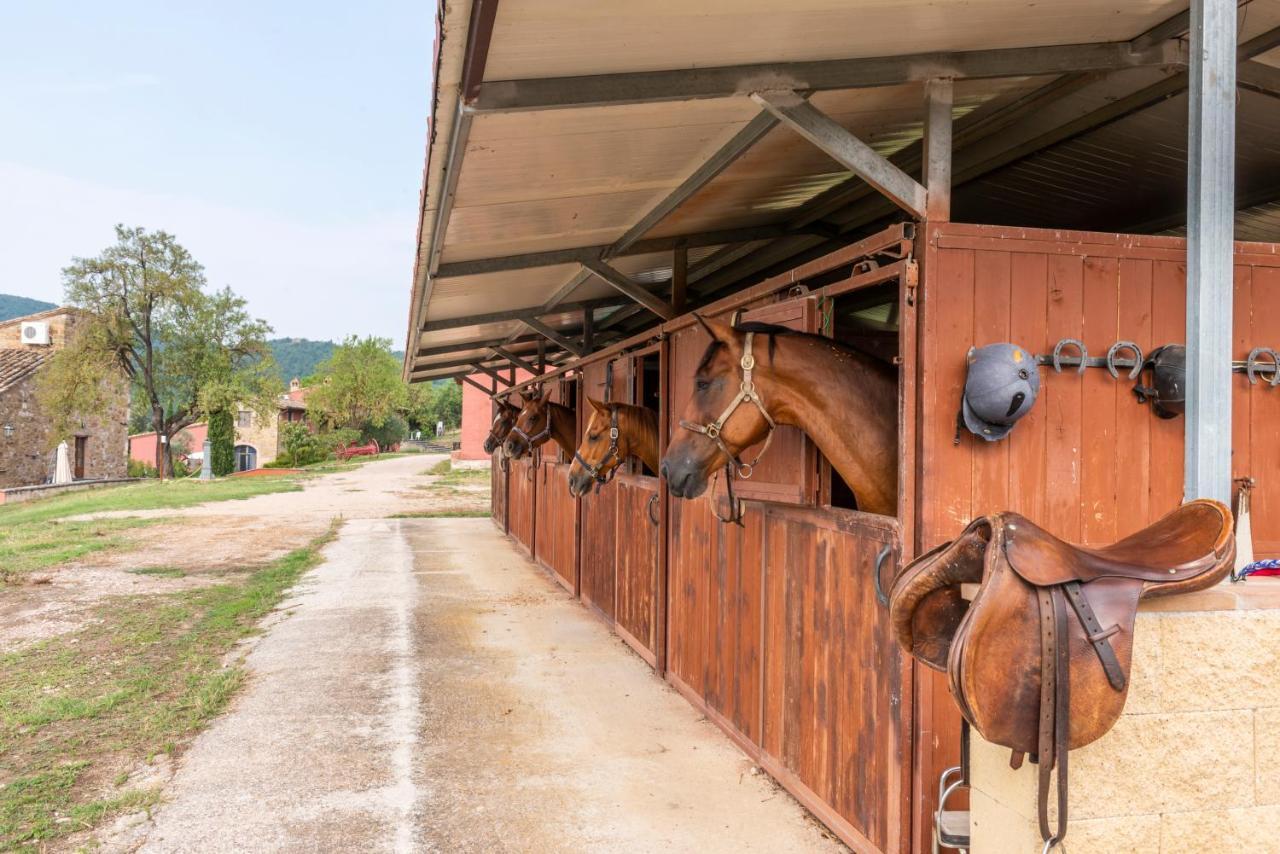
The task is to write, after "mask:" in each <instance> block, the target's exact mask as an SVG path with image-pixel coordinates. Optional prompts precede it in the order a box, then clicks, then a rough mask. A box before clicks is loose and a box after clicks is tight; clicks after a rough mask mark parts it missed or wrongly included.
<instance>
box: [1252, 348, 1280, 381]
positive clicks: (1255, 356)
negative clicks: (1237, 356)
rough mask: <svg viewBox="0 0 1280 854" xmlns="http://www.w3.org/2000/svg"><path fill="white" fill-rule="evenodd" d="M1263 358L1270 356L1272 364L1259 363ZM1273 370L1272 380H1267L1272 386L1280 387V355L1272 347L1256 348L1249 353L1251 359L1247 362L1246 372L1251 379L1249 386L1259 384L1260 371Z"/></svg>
mask: <svg viewBox="0 0 1280 854" xmlns="http://www.w3.org/2000/svg"><path fill="white" fill-rule="evenodd" d="M1262 356H1270V357H1271V363H1270V364H1267V363H1266V362H1262V361H1259V360H1260V358H1261V357H1262ZM1267 368H1270V369H1271V379H1269V380H1267V384H1268V385H1270V386H1273V387H1274V386H1276V385H1280V355H1278V354H1277V353H1276V351H1275V350H1273V349H1271V348H1270V347H1254V348H1253V349H1252V350H1250V351H1249V358H1247V359H1246V360H1245V363H1244V371H1245V374H1247V375H1248V377H1249V385H1257V384H1258V374H1259V372H1260V371H1263V370H1266V369H1267Z"/></svg>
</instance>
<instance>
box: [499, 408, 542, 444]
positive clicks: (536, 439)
mask: <svg viewBox="0 0 1280 854" xmlns="http://www.w3.org/2000/svg"><path fill="white" fill-rule="evenodd" d="M543 412H544V414H545V415H546V418H547V423H546V425H545V426H543V428H542V429H541V430H539V431H538V432H537V433H534V434H533V435H532V436H530V435H529V434H528V433H526V432H524V431H523V430H521V429H520V424H519V423H518V422H517V423H516V424H513V425H511V432H512V433H515V434H516V435H517V436H519V437H520V438H521V439H524V440H525V441H526V442H528V443H529V450H531V451H532V450H533V449H534V448H536V447H538V446H539V445H541V444H542V443H543V442H545V441H547V439H548V438H550V436H551V407H550V406H548V407H547V408H546V409H545V410H543ZM508 435H510V434H508Z"/></svg>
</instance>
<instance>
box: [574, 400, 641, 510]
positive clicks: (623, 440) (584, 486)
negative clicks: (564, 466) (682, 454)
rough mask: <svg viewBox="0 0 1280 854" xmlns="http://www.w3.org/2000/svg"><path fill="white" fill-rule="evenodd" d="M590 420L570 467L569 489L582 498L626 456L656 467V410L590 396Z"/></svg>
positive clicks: (610, 475)
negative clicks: (602, 400) (593, 484)
mask: <svg viewBox="0 0 1280 854" xmlns="http://www.w3.org/2000/svg"><path fill="white" fill-rule="evenodd" d="M587 402H588V403H590V404H591V410H592V411H591V420H590V421H588V422H587V431H586V433H584V434H583V436H582V444H581V445H579V446H578V450H577V451H576V452H574V455H573V466H572V467H571V468H570V469H569V492H570V493H571V494H572V495H573V497H574V498H581V497H582V496H583V495H586V494H587V490H589V489H591V484H592V483H608V482H609V479H610V478H612V477H613V473H614V472H616V471H617V470H618V466H620V465H622V461H623V460H625V459H626V458H627V457H639V458H640V461H641V462H643V463H644V464H645V465H646V466H648V467H649V470H650V471H655V472H656V471H657V470H658V413H656V412H654V411H653V410H652V409H646V408H644V407H643V406H632V405H631V404H629V403H601V402H600V401H598V400H594V399H592V398H590V397H588V398H587Z"/></svg>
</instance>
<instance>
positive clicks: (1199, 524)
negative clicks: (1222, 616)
mask: <svg viewBox="0 0 1280 854" xmlns="http://www.w3.org/2000/svg"><path fill="white" fill-rule="evenodd" d="M1222 511H1223V508H1222V505H1219V504H1216V502H1209V501H1192V502H1190V503H1188V504H1184V505H1182V506H1181V507H1179V508H1178V509H1176V510H1174V511H1173V512H1172V513H1169V514H1168V515H1166V516H1163V517H1162V518H1160V519H1159V520H1158V521H1156V522H1154V523H1152V524H1151V525H1148V526H1147V527H1146V528H1143V529H1142V530H1140V531H1138V532H1137V533H1134V534H1130V535H1129V536H1128V537H1125V538H1124V539H1123V540H1119V541H1117V542H1115V543H1113V544H1112V545H1109V546H1103V547H1100V548H1089V547H1086V546H1077V545H1073V544H1071V543H1068V542H1067V541H1065V540H1062V539H1059V538H1058V537H1055V536H1054V535H1053V534H1050V533H1049V532H1048V531H1046V530H1044V529H1043V528H1041V527H1039V526H1038V525H1036V524H1034V523H1033V522H1030V521H1029V520H1027V519H1025V518H1023V517H1021V516H1019V515H1017V514H1016V513H1004V514H1001V516H1000V519H1001V521H1002V524H1003V526H1004V530H1005V551H1006V553H1007V554H1008V556H1009V561H1010V562H1011V563H1012V564H1013V565H1014V567H1015V569H1016V570H1017V572H1018V573H1019V574H1020V575H1022V576H1023V577H1024V578H1026V579H1027V581H1029V582H1031V583H1032V584H1035V585H1038V586H1045V585H1049V584H1062V583H1064V582H1067V581H1080V582H1090V581H1096V580H1098V579H1100V578H1108V577H1111V578H1127V579H1133V580H1136V581H1142V582H1145V583H1144V585H1143V589H1142V594H1141V597H1140V598H1144V599H1145V598H1150V597H1153V596H1168V595H1171V594H1174V593H1179V592H1185V590H1186V588H1185V586H1183V585H1180V584H1178V583H1177V582H1182V581H1186V580H1189V579H1194V578H1196V577H1197V576H1199V575H1200V574H1201V573H1202V572H1204V571H1205V570H1206V569H1209V568H1211V567H1212V566H1214V565H1215V564H1216V563H1217V562H1218V560H1219V553H1220V551H1221V549H1222V548H1223V545H1224V541H1225V540H1226V539H1229V538H1230V535H1231V516H1230V514H1229V513H1226V514H1224V513H1223V512H1222ZM1202 586H1204V585H1203V583H1202V582H1200V583H1198V584H1197V589H1199V588H1200V587H1202Z"/></svg>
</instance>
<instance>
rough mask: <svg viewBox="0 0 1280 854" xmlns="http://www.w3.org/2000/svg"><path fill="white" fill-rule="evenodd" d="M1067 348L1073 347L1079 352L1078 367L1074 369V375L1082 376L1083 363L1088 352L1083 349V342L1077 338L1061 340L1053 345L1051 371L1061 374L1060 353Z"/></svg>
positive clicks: (1086, 358)
mask: <svg viewBox="0 0 1280 854" xmlns="http://www.w3.org/2000/svg"><path fill="white" fill-rule="evenodd" d="M1068 346H1072V347H1075V348H1076V349H1077V350H1079V351H1080V367H1079V368H1077V369H1076V373H1078V374H1083V373H1084V369H1085V362H1086V361H1087V360H1088V358H1089V351H1088V350H1086V349H1085V346H1084V342H1083V341H1081V340H1080V339H1079V338H1063V339H1062V340H1061V341H1059V342H1058V343H1057V344H1054V345H1053V369H1054V370H1055V371H1057V372H1058V373H1062V351H1063V350H1064V349H1066V348H1067V347H1068Z"/></svg>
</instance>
